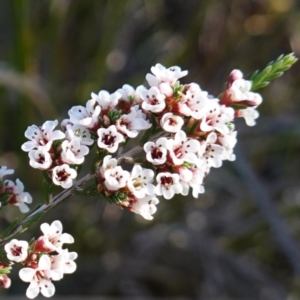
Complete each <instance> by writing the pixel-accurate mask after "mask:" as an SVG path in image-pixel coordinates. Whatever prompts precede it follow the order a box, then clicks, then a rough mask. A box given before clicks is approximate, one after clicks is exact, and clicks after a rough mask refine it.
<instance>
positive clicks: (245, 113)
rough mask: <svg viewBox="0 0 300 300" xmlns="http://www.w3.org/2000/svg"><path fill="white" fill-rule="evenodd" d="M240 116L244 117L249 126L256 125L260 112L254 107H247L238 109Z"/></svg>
mask: <svg viewBox="0 0 300 300" xmlns="http://www.w3.org/2000/svg"><path fill="white" fill-rule="evenodd" d="M237 116H238V117H243V118H244V119H245V122H246V124H247V125H248V126H254V125H255V124H256V121H255V120H256V119H257V118H258V117H259V112H258V111H257V110H256V109H255V108H254V107H247V108H245V109H240V110H238V111H237Z"/></svg>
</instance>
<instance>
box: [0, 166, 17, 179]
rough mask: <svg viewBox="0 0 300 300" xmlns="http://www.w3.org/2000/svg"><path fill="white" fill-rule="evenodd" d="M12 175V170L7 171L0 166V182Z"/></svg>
mask: <svg viewBox="0 0 300 300" xmlns="http://www.w3.org/2000/svg"><path fill="white" fill-rule="evenodd" d="M13 173H14V170H12V169H7V167H6V166H0V181H1V180H2V179H3V177H4V176H6V175H11V174H13Z"/></svg>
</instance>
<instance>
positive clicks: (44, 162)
mask: <svg viewBox="0 0 300 300" xmlns="http://www.w3.org/2000/svg"><path fill="white" fill-rule="evenodd" d="M28 156H29V158H30V161H29V164H30V165H31V166H32V167H33V168H35V169H40V170H47V169H49V168H50V166H51V165H52V158H51V155H50V154H49V152H48V151H45V150H43V149H38V150H31V151H29V153H28Z"/></svg>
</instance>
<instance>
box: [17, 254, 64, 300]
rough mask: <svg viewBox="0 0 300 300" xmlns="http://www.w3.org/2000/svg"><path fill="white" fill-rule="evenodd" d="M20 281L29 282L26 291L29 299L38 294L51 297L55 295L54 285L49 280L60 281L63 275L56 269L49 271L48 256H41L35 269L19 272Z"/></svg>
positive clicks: (25, 269) (24, 269)
mask: <svg viewBox="0 0 300 300" xmlns="http://www.w3.org/2000/svg"><path fill="white" fill-rule="evenodd" d="M19 276H20V278H21V280H23V281H25V282H30V285H29V287H28V288H27V291H26V296H27V297H28V298H29V299H33V298H35V297H36V296H37V295H38V294H39V292H41V293H42V295H43V296H45V297H51V296H53V295H54V293H55V287H54V284H53V283H52V282H51V280H60V279H61V278H62V277H63V273H62V272H61V271H60V270H58V269H56V270H52V269H51V259H50V257H49V256H48V255H45V254H44V255H42V256H41V257H40V259H39V262H38V266H37V268H35V269H33V268H23V269H21V270H20V272H19Z"/></svg>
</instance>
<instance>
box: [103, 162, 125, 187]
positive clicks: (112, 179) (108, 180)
mask: <svg viewBox="0 0 300 300" xmlns="http://www.w3.org/2000/svg"><path fill="white" fill-rule="evenodd" d="M129 177H130V174H129V172H128V171H124V170H123V169H122V167H120V166H116V167H114V168H112V169H108V170H106V171H105V173H104V178H105V182H104V184H105V186H106V188H107V189H108V190H110V191H116V190H119V189H120V188H122V187H125V186H126V183H127V181H128V179H129Z"/></svg>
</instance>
